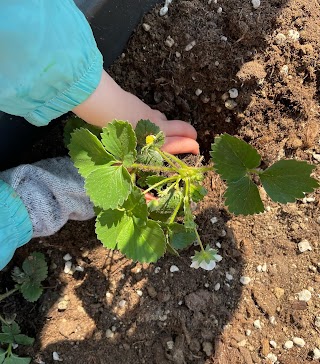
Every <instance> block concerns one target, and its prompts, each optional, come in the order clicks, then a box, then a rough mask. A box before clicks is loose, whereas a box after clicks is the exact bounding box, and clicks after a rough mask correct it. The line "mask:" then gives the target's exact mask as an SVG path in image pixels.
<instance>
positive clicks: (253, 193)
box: [224, 176, 264, 215]
mask: <svg viewBox="0 0 320 364" xmlns="http://www.w3.org/2000/svg"><path fill="white" fill-rule="evenodd" d="M224 197H225V199H226V205H227V206H228V208H229V211H230V212H233V213H234V214H235V215H240V214H242V215H251V214H258V213H260V212H263V211H264V207H263V204H262V201H261V198H260V194H259V190H258V187H257V186H256V185H255V184H254V183H253V182H252V181H251V179H250V178H249V177H247V176H244V177H242V178H241V179H240V180H238V181H235V182H230V183H228V187H227V190H226V192H225V194H224Z"/></svg>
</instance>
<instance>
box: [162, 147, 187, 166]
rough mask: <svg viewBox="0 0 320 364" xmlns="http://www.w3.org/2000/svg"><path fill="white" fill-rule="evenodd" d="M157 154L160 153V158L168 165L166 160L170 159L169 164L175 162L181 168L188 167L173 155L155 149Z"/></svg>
mask: <svg viewBox="0 0 320 364" xmlns="http://www.w3.org/2000/svg"><path fill="white" fill-rule="evenodd" d="M157 152H158V153H160V154H161V156H162V158H163V159H165V160H166V161H167V162H168V163H170V162H169V161H168V160H167V159H166V158H168V159H170V160H171V162H176V163H177V164H179V166H180V167H182V168H188V167H189V166H188V165H187V164H186V163H184V162H183V161H181V160H180V159H179V158H177V157H176V156H174V155H173V154H170V153H167V152H164V151H162V150H160V149H159V148H157ZM165 157H166V158H165ZM170 165H172V164H170Z"/></svg>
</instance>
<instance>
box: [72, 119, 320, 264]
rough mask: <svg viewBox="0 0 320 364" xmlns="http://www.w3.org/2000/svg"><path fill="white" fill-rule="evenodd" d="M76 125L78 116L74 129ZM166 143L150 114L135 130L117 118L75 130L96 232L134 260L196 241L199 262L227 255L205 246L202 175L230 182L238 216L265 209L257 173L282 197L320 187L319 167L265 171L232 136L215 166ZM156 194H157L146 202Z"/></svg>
mask: <svg viewBox="0 0 320 364" xmlns="http://www.w3.org/2000/svg"><path fill="white" fill-rule="evenodd" d="M77 123H78V122H77V121H75V120H73V121H72V128H76V126H77ZM82 126H84V124H82ZM69 130H70V127H69ZM69 139H70V138H69ZM164 141H165V136H164V134H163V132H161V131H160V129H159V128H158V127H157V126H156V125H154V124H152V123H151V122H150V121H148V120H140V121H139V122H138V124H137V127H136V129H135V130H133V128H132V126H131V125H130V124H129V123H128V122H125V121H118V120H115V121H113V122H112V123H109V124H108V125H107V126H106V127H104V128H103V129H102V130H98V129H96V128H92V127H90V130H88V128H86V127H80V128H78V129H74V131H73V133H72V134H71V139H70V144H69V151H70V156H71V158H72V160H73V161H74V164H75V166H76V167H77V168H78V170H79V173H80V174H81V175H82V176H83V177H84V179H85V189H86V191H87V193H88V195H89V197H90V199H91V201H92V202H93V204H94V205H95V208H96V214H97V219H96V233H97V236H98V238H99V239H100V240H101V242H102V243H103V245H104V246H106V247H107V248H110V249H119V250H120V251H121V252H122V253H123V254H125V255H126V256H127V257H129V258H131V259H133V260H137V261H140V262H155V261H157V260H158V259H159V258H160V257H161V256H163V254H164V253H165V252H166V251H169V252H171V253H174V254H178V250H180V249H184V248H186V247H188V246H190V245H191V244H192V243H194V242H195V241H196V242H197V243H198V244H199V246H200V249H201V250H200V252H196V253H195V255H194V256H193V257H192V264H191V266H192V267H194V268H199V267H201V268H204V269H208V270H210V269H213V268H214V266H215V262H217V261H219V260H221V257H220V256H219V255H218V254H217V251H216V250H214V249H212V248H210V247H209V245H207V247H206V248H205V247H204V246H203V243H202V241H201V239H200V236H199V234H198V231H197V225H196V222H195V219H194V215H193V205H194V204H195V203H197V202H198V201H200V200H202V199H203V197H204V196H205V195H206V193H207V191H206V190H205V188H204V187H203V186H202V181H203V179H204V176H205V174H206V173H207V172H209V171H213V170H215V171H216V172H218V173H219V174H220V176H221V178H222V179H223V180H225V181H226V183H227V190H226V193H225V200H226V205H227V206H228V208H229V211H230V212H232V213H234V214H243V215H248V214H254V213H261V212H263V211H264V207H263V203H262V200H261V197H260V194H259V189H258V187H257V184H256V180H257V178H259V181H260V184H262V186H263V187H264V189H265V190H266V192H267V193H268V194H269V196H270V197H271V199H272V200H273V201H276V202H281V203H287V202H293V201H295V199H296V198H302V197H304V193H306V192H312V191H313V190H314V189H315V188H316V187H318V183H317V181H316V180H314V179H313V178H311V177H310V173H311V172H312V170H313V168H314V167H313V166H312V165H309V164H307V163H306V162H299V161H294V160H282V161H279V162H276V163H275V164H273V165H272V166H270V167H269V168H267V169H266V170H262V169H260V168H259V166H260V163H261V157H260V155H259V154H258V152H257V151H256V150H255V149H254V148H253V147H251V146H250V145H248V144H247V143H245V142H244V141H241V140H239V139H237V138H235V137H233V136H230V135H228V134H223V135H221V136H219V137H217V138H216V139H215V143H214V144H213V145H212V151H211V157H212V162H213V166H211V165H209V166H197V165H196V166H189V165H187V164H186V163H185V162H184V161H183V160H180V159H179V158H177V157H176V156H174V155H171V154H169V153H166V152H164V151H163V150H161V147H162V146H163V144H164ZM149 192H151V193H153V194H154V195H155V196H156V197H157V199H154V200H151V201H150V202H148V203H147V202H146V199H145V196H146V194H147V193H149Z"/></svg>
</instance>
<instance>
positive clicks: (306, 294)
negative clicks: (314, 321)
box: [298, 289, 312, 302]
mask: <svg viewBox="0 0 320 364" xmlns="http://www.w3.org/2000/svg"><path fill="white" fill-rule="evenodd" d="M311 296H312V295H311V292H310V291H308V290H307V289H303V290H302V291H301V292H299V293H298V299H299V301H304V302H308V301H310V299H311Z"/></svg>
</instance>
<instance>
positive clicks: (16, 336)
mask: <svg viewBox="0 0 320 364" xmlns="http://www.w3.org/2000/svg"><path fill="white" fill-rule="evenodd" d="M0 321H1V322H2V325H1V332H0V344H1V346H2V347H0V364H29V363H30V362H31V358H21V357H19V356H17V355H16V354H14V353H13V352H12V350H13V348H14V347H15V345H33V342H34V339H33V338H32V337H29V336H27V335H24V334H21V330H20V326H19V325H18V324H17V323H16V322H15V321H14V320H9V319H4V318H3V317H2V316H0ZM4 346H5V349H3V347H4Z"/></svg>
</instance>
